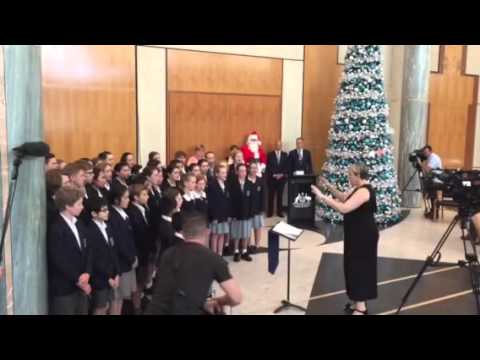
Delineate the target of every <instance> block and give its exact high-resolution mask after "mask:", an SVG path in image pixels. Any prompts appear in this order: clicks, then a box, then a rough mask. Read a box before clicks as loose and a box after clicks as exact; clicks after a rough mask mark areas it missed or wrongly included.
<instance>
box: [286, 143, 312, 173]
mask: <svg viewBox="0 0 480 360" xmlns="http://www.w3.org/2000/svg"><path fill="white" fill-rule="evenodd" d="M303 146H304V141H303V138H301V137H300V138H298V139H297V148H296V149H295V150H292V151H290V154H289V156H288V157H289V162H290V175H293V174H294V173H295V172H296V171H303V172H304V173H305V175H308V174H312V173H313V167H312V156H311V155H310V151H308V150H305V149H304V148H303Z"/></svg>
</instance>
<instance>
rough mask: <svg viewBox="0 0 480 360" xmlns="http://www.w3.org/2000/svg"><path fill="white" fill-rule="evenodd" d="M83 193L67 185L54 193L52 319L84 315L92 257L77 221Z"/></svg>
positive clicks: (50, 240) (50, 278)
mask: <svg viewBox="0 0 480 360" xmlns="http://www.w3.org/2000/svg"><path fill="white" fill-rule="evenodd" d="M83 197H84V191H83V190H81V189H79V188H78V187H76V186H74V185H72V186H70V185H67V186H65V187H62V188H60V189H59V190H58V191H57V192H56V193H55V205H56V206H57V209H58V211H59V212H60V214H59V215H58V216H57V218H56V220H55V221H54V222H53V223H52V225H51V228H50V231H49V234H48V241H47V258H48V284H49V292H50V299H51V312H52V314H54V315H87V314H88V296H89V295H90V293H91V291H92V288H91V285H90V277H91V273H92V257H91V251H90V247H89V244H88V241H87V230H86V229H85V227H84V226H83V224H82V223H81V222H79V221H78V220H77V217H78V216H79V215H80V213H81V212H82V210H83Z"/></svg>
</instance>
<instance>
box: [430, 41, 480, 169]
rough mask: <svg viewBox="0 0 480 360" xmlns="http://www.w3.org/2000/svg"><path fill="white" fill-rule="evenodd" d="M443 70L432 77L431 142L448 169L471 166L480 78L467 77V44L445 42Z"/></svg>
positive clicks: (442, 60) (442, 61)
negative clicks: (479, 80) (479, 79)
mask: <svg viewBox="0 0 480 360" xmlns="http://www.w3.org/2000/svg"><path fill="white" fill-rule="evenodd" d="M442 53H443V59H441V63H442V66H441V67H440V68H441V70H442V72H441V73H432V74H431V77H430V115H429V125H428V142H429V143H430V144H431V145H432V147H433V148H434V151H435V152H436V153H438V154H439V155H440V156H441V157H442V159H443V165H444V167H446V168H471V166H472V161H473V144H474V136H475V135H474V131H473V130H472V129H475V109H476V103H477V98H476V94H477V88H478V77H476V76H466V75H464V72H465V59H466V57H465V56H466V46H464V45H444V49H443V51H442Z"/></svg>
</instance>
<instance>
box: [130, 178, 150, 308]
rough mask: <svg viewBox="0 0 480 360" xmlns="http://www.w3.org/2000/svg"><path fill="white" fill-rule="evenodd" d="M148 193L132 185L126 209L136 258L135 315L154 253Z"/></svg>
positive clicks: (140, 185)
mask: <svg viewBox="0 0 480 360" xmlns="http://www.w3.org/2000/svg"><path fill="white" fill-rule="evenodd" d="M148 191H149V190H148V188H147V187H146V186H145V185H142V184H135V185H132V186H131V187H130V205H129V207H128V209H127V214H128V216H129V218H130V222H131V224H132V230H133V237H134V239H135V246H136V250H137V258H138V267H137V269H136V278H137V291H136V292H135V293H134V294H133V301H132V302H133V308H134V313H135V314H140V313H141V300H142V292H143V291H144V289H145V287H146V285H147V284H149V283H150V281H151V277H152V273H150V271H149V270H150V269H149V266H148V265H149V260H150V254H152V253H155V251H156V250H155V248H156V246H155V235H154V231H153V229H152V226H151V224H150V220H149V219H150V214H149V213H150V210H149V209H148Z"/></svg>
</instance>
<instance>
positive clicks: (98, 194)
mask: <svg viewBox="0 0 480 360" xmlns="http://www.w3.org/2000/svg"><path fill="white" fill-rule="evenodd" d="M107 166H108V165H107V164H105V163H101V164H98V165H97V166H95V167H94V168H93V181H92V183H91V184H87V185H86V186H85V188H86V190H87V195H88V199H97V200H98V199H106V200H107V199H108V196H109V195H108V190H107V189H106V188H105V185H106V184H107V178H106V176H105V168H106V167H107Z"/></svg>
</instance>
